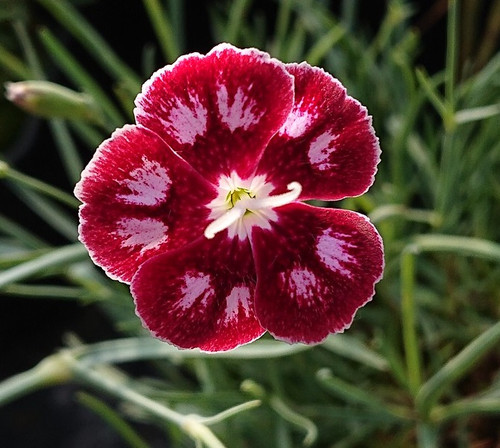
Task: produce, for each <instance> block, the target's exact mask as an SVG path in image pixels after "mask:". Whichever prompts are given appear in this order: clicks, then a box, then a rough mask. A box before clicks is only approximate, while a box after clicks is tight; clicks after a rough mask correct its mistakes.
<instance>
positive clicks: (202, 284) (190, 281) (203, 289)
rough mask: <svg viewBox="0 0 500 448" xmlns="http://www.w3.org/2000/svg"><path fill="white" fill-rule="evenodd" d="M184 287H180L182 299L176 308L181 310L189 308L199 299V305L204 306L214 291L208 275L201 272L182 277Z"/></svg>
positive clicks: (189, 273)
mask: <svg viewBox="0 0 500 448" xmlns="http://www.w3.org/2000/svg"><path fill="white" fill-rule="evenodd" d="M183 280H184V286H182V287H181V294H182V299H181V300H180V301H179V303H178V306H179V307H180V308H182V309H183V310H185V309H187V308H190V307H191V306H193V304H194V303H195V302H196V300H198V299H199V298H200V297H201V302H200V304H201V305H206V304H207V301H208V299H209V298H210V296H212V295H213V294H214V289H213V288H212V286H211V283H210V280H211V278H210V275H208V274H203V273H202V272H194V271H191V272H188V273H186V274H185V275H184V279H183Z"/></svg>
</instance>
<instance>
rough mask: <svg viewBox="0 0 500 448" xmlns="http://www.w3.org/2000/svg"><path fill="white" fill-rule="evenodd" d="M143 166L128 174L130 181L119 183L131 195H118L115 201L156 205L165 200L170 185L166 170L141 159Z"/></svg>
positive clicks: (154, 163) (157, 164) (144, 158)
mask: <svg viewBox="0 0 500 448" xmlns="http://www.w3.org/2000/svg"><path fill="white" fill-rule="evenodd" d="M142 162H143V166H142V167H141V168H136V169H134V170H133V171H131V172H130V179H125V180H123V181H120V184H122V185H124V186H126V187H127V188H128V189H129V190H130V191H131V193H130V194H119V195H117V199H118V200H121V201H123V202H125V203H127V204H136V205H149V206H153V205H158V204H160V203H161V202H163V201H165V200H166V195H167V191H168V189H169V187H170V184H171V179H170V177H169V176H168V173H167V170H166V168H164V167H162V166H161V165H160V164H159V163H158V162H156V161H150V160H148V159H147V158H146V157H145V156H144V157H143V158H142Z"/></svg>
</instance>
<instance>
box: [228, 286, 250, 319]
mask: <svg viewBox="0 0 500 448" xmlns="http://www.w3.org/2000/svg"><path fill="white" fill-rule="evenodd" d="M249 300H250V289H249V288H248V286H234V287H233V289H232V290H231V292H230V293H229V295H228V296H227V297H226V310H225V313H224V323H229V322H230V321H232V320H234V319H237V318H238V313H239V310H240V309H242V310H243V312H244V313H245V316H246V317H249V316H250V309H249V306H248V301H249Z"/></svg>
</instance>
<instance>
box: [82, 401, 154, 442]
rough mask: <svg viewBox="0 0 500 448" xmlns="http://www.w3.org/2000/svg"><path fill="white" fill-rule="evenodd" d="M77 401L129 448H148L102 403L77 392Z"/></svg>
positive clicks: (134, 432) (116, 413)
mask: <svg viewBox="0 0 500 448" xmlns="http://www.w3.org/2000/svg"><path fill="white" fill-rule="evenodd" d="M77 399H78V401H79V402H80V403H82V404H83V405H84V406H86V407H87V408H89V409H90V410H92V411H93V412H95V413H96V414H97V415H98V416H99V417H101V418H102V419H103V420H104V421H105V422H106V423H108V424H109V426H111V427H112V428H113V429H114V430H115V431H116V432H117V433H118V434H119V435H120V436H121V438H122V439H123V440H124V441H125V442H126V443H127V445H128V446H130V447H131V448H148V447H149V445H148V444H147V443H146V442H145V441H144V440H143V439H142V437H140V436H139V434H138V433H137V431H135V430H134V428H133V427H132V426H131V425H129V424H128V423H127V422H126V421H125V420H124V419H123V418H122V417H121V416H120V414H118V412H116V411H115V410H114V409H113V408H111V407H110V406H108V405H107V404H106V403H105V402H104V401H102V400H99V399H98V398H96V397H94V396H92V395H90V394H87V393H86V392H79V393H78V394H77Z"/></svg>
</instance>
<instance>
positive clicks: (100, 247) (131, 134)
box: [75, 126, 216, 283]
mask: <svg viewBox="0 0 500 448" xmlns="http://www.w3.org/2000/svg"><path fill="white" fill-rule="evenodd" d="M75 195H76V196H77V197H78V198H79V199H80V200H81V201H82V202H83V205H82V206H81V208H80V227H79V232H80V240H81V241H82V242H83V243H84V244H85V246H87V249H88V250H89V253H90V256H91V257H92V259H93V261H94V262H95V263H96V264H98V265H99V266H101V267H102V268H103V269H104V270H105V271H106V273H107V274H108V275H109V276H110V277H112V278H115V279H118V280H121V281H123V282H126V283H128V282H130V281H131V279H132V276H133V275H134V273H135V271H136V270H137V268H138V267H139V266H140V265H141V264H142V263H143V262H144V261H145V260H147V259H149V258H151V257H152V256H155V255H157V254H160V253H163V252H165V251H167V250H170V249H174V248H176V247H180V246H183V245H185V244H187V243H189V242H191V241H193V240H194V239H195V238H196V237H198V236H200V235H202V234H203V231H204V229H205V227H206V226H207V224H208V215H209V212H210V211H209V209H208V208H207V207H205V205H204V204H207V203H209V202H210V201H211V200H212V199H213V198H214V197H215V196H216V191H215V189H214V187H213V186H212V185H211V184H209V183H208V182H207V181H206V180H204V179H203V178H202V177H201V176H200V175H199V174H198V173H196V171H194V170H193V169H192V168H191V167H190V166H189V165H188V164H187V163H186V162H185V161H183V160H182V159H181V158H180V157H178V156H177V155H175V154H174V153H173V152H172V150H171V149H170V148H168V146H167V145H165V143H164V142H163V141H162V140H161V139H160V138H159V137H158V136H157V135H155V134H154V133H152V132H151V131H149V130H147V129H144V128H141V127H138V126H126V127H124V128H122V129H119V130H117V131H115V133H114V134H113V135H112V136H111V138H110V139H108V140H106V141H105V142H103V143H102V144H101V146H100V147H99V148H98V149H97V151H96V153H95V155H94V157H93V159H92V160H91V161H90V163H89V165H88V166H87V168H85V170H84V171H83V173H82V179H81V180H80V182H79V183H78V184H77V186H76V187H75Z"/></svg>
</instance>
